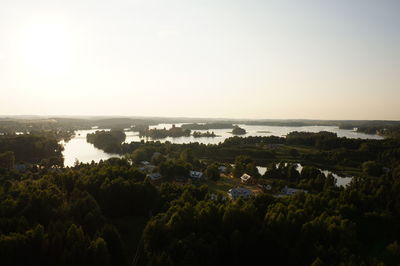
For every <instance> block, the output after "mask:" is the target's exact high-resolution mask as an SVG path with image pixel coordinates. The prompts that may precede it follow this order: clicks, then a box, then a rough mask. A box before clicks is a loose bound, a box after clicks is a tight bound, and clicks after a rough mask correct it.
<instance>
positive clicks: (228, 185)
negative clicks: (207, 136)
mask: <svg viewBox="0 0 400 266" xmlns="http://www.w3.org/2000/svg"><path fill="white" fill-rule="evenodd" d="M59 136H60V135H58V134H56V133H49V132H48V131H39V132H36V133H35V134H34V135H33V134H32V135H31V134H21V135H15V134H6V135H0V214H1V215H0V258H1V261H2V263H3V264H4V265H132V264H134V265H226V264H234V265H236V264H242V265H254V264H257V263H259V262H260V261H265V260H266V258H267V261H268V263H270V264H272V265H397V264H399V263H400V242H399V241H400V237H399V236H400V207H399V206H400V193H398V192H399V191H400V139H398V138H396V137H387V138H385V139H383V140H373V139H348V138H339V137H337V135H336V134H335V133H331V132H319V133H308V132H292V133H290V134H288V135H287V136H286V137H275V136H269V137H266V136H263V137H262V136H259V137H239V136H234V137H231V138H228V139H226V140H225V141H223V142H221V143H220V144H215V145H211V144H209V145H205V144H199V143H189V144H172V143H169V142H165V143H161V142H159V141H147V142H145V141H142V142H131V143H124V140H125V134H124V132H123V131H120V130H119V131H118V130H111V131H102V130H99V131H97V132H95V133H94V134H91V135H88V137H87V140H88V141H89V140H90V142H91V143H93V144H94V145H95V146H96V147H98V148H100V149H103V150H105V151H106V150H109V147H113V148H112V150H113V152H116V153H118V154H120V155H123V158H112V159H109V160H106V161H100V162H92V163H86V164H85V163H77V164H76V165H75V166H73V167H64V166H63V163H62V153H61V151H62V145H61V144H60V143H58V142H59V141H60V138H59ZM393 136H396V134H394V135H393ZM299 164H301V166H302V169H301V170H299ZM260 165H261V166H265V167H266V170H265V173H263V174H260V172H259V170H258V168H257V166H260ZM321 169H329V170H331V171H333V172H336V173H343V174H346V175H348V176H352V177H353V178H352V181H351V182H350V183H349V184H348V185H347V186H340V185H338V184H337V179H336V178H335V177H334V176H333V175H332V174H326V173H324V172H323V171H322V170H321Z"/></svg>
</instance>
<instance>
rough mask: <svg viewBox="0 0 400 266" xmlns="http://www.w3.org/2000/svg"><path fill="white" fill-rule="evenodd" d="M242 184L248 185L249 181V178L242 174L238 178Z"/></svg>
mask: <svg viewBox="0 0 400 266" xmlns="http://www.w3.org/2000/svg"><path fill="white" fill-rule="evenodd" d="M240 179H241V181H242V183H249V182H250V180H251V176H250V175H248V174H246V173H244V174H243V175H242V176H241V177H240Z"/></svg>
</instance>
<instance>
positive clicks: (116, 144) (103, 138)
mask: <svg viewBox="0 0 400 266" xmlns="http://www.w3.org/2000/svg"><path fill="white" fill-rule="evenodd" d="M125 138H126V135H125V133H124V132H123V131H121V130H111V131H104V130H102V131H96V132H95V133H92V134H87V136H86V140H87V142H89V143H92V144H93V145H94V146H95V147H96V148H99V149H102V150H104V151H105V152H109V153H120V152H121V143H122V142H124V141H125Z"/></svg>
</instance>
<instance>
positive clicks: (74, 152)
mask: <svg viewBox="0 0 400 266" xmlns="http://www.w3.org/2000/svg"><path fill="white" fill-rule="evenodd" d="M175 125H176V126H181V125H182V124H175ZM239 126H240V127H242V128H244V129H246V131H247V134H246V135H243V136H244V137H246V136H279V137H283V136H285V135H287V134H288V133H290V132H292V131H302V132H319V131H329V132H334V133H336V134H337V135H338V137H347V138H361V139H382V137H381V136H378V135H368V134H364V133H358V132H355V131H352V130H346V129H339V128H338V127H335V126H306V127H281V126H250V125H239ZM171 127H172V124H159V125H156V126H150V128H158V129H162V128H167V129H169V128H171ZM96 130H99V129H91V130H78V131H76V132H75V136H74V137H73V138H72V139H71V140H70V141H69V142H67V143H65V142H61V143H62V144H63V145H64V151H63V155H64V164H65V166H73V165H74V162H75V160H79V161H80V162H83V163H88V162H91V161H92V160H93V161H95V162H98V161H100V160H107V159H109V158H111V157H118V156H119V155H117V154H109V153H105V152H104V151H102V150H99V149H97V148H95V147H94V146H93V144H90V143H88V142H86V135H87V134H88V133H94V132H95V131H96ZM197 131H201V132H205V131H207V130H197ZM210 131H214V132H215V134H217V135H219V136H218V137H215V138H194V137H193V136H190V137H179V138H171V137H168V138H165V139H161V140H160V141H161V142H165V141H170V142H171V143H177V144H183V143H190V142H199V143H204V144H218V143H219V142H223V141H224V140H225V139H226V138H229V137H232V136H233V135H232V134H231V133H230V130H229V129H215V130H210ZM266 132H268V133H266ZM125 133H126V140H125V142H126V143H130V142H132V141H141V140H143V139H145V138H140V137H139V133H138V132H131V131H127V132H125Z"/></svg>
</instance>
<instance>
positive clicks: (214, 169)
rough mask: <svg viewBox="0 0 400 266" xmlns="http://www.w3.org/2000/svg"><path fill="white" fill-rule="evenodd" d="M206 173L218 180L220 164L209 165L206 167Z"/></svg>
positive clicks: (212, 178)
mask: <svg viewBox="0 0 400 266" xmlns="http://www.w3.org/2000/svg"><path fill="white" fill-rule="evenodd" d="M205 174H206V176H207V177H208V178H210V179H211V180H214V181H217V180H218V179H219V177H220V173H219V170H218V165H217V164H216V163H213V164H210V165H208V166H207V168H206V171H205Z"/></svg>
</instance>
